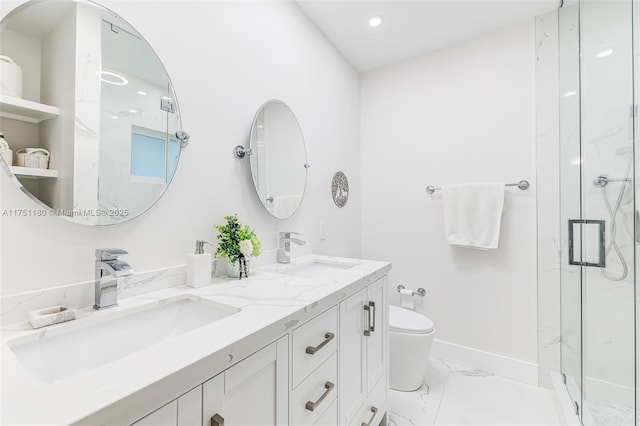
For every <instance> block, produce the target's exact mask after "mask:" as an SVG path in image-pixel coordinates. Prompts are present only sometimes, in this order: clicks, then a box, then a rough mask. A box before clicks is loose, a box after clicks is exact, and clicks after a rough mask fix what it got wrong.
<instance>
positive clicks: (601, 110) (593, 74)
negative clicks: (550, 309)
mask: <svg viewBox="0 0 640 426" xmlns="http://www.w3.org/2000/svg"><path fill="white" fill-rule="evenodd" d="M639 10H640V0H565V1H564V2H563V5H562V7H561V8H560V10H559V13H558V24H559V53H560V56H559V68H560V75H559V81H560V206H561V213H560V220H561V222H560V229H561V233H562V234H561V240H562V246H561V255H562V259H561V285H560V298H561V333H562V346H561V366H562V375H563V380H564V382H565V384H566V388H567V391H568V393H569V395H570V397H571V399H572V401H573V403H574V408H575V411H576V413H577V414H578V415H579V416H580V419H581V421H582V423H583V424H584V425H616V426H627V425H640V417H639V416H638V414H637V410H636V407H638V406H639V405H640V404H639V402H638V396H637V392H636V388H637V386H636V382H637V380H638V378H637V366H638V365H639V363H638V355H637V354H638V353H640V350H639V349H638V347H637V344H638V342H637V338H636V332H637V330H638V326H637V325H638V318H637V316H638V312H637V309H638V308H637V307H638V301H637V297H638V295H637V291H636V285H635V283H636V271H637V268H636V262H637V261H638V260H640V259H637V256H636V247H637V241H638V239H639V238H638V236H639V233H638V231H639V230H640V221H639V215H638V208H639V206H638V205H636V204H637V203H636V199H637V197H636V196H635V195H636V188H635V182H636V167H635V164H637V163H636V158H635V156H636V152H637V150H636V149H635V140H636V138H637V130H636V129H637V124H638V123H637V102H636V99H639V94H640V92H638V91H639V90H640V79H639V74H640V68H639V67H638V64H639V63H638V58H639V55H640V50H639V47H640V19H639V18H640V14H639ZM637 228H639V229H637Z"/></svg>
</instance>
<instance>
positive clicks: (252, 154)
mask: <svg viewBox="0 0 640 426" xmlns="http://www.w3.org/2000/svg"><path fill="white" fill-rule="evenodd" d="M273 103H277V104H279V105H281V106H283V107H285V108H286V109H287V111H288V112H289V113H290V114H291V118H293V120H295V123H296V125H297V129H298V131H299V133H300V139H299V142H300V143H302V151H303V152H304V159H303V166H304V169H305V173H304V184H303V185H302V190H301V193H300V194H299V197H300V200H299V201H298V203H297V205H296V207H295V209H293V211H291V213H289V214H287V215H280V216H279V215H277V214H276V213H275V208H273V209H272V210H273V211H272V210H270V209H269V208H268V207H267V203H269V202H270V203H271V204H272V205H273V203H274V202H275V201H277V200H274V196H273V195H269V196H267V194H260V188H259V184H258V180H259V179H258V176H256V173H254V167H255V166H256V163H255V162H256V161H257V160H256V158H257V155H258V151H257V147H256V146H255V145H256V142H255V141H254V139H255V138H254V134H255V132H256V129H257V128H258V127H259V126H258V120H259V118H260V115H261V113H262V112H263V111H264V109H265V108H266V107H267V106H268V105H270V104H273ZM239 148H240V149H239ZM241 148H242V147H241V146H240V147H236V149H235V150H234V155H235V156H236V158H243V157H244V154H245V153H246V154H248V155H249V163H250V172H251V179H252V182H253V188H254V190H255V194H256V196H257V197H258V201H259V202H260V204H262V206H263V207H264V209H265V210H266V211H267V212H268V213H269V214H270V215H271V216H273V217H275V218H276V219H288V218H290V217H292V216H293V215H294V214H296V213H297V212H298V210H300V206H301V205H302V201H303V199H304V195H305V193H306V189H307V182H308V179H309V168H310V167H311V166H310V165H309V162H308V156H307V146H306V143H305V140H304V134H303V133H302V127H301V126H300V121H299V120H298V118H297V117H296V115H295V113H294V112H293V110H292V109H291V108H290V107H289V105H287V104H286V103H285V102H284V101H282V100H280V99H269V100H267V101H265V102H264V103H263V104H262V105H261V106H260V108H258V110H257V112H256V114H255V116H254V118H253V121H252V124H251V132H250V134H249V148H248V149H241ZM239 150H241V151H243V152H242V153H240V152H238V151H239ZM295 195H298V194H295ZM263 199H264V201H263Z"/></svg>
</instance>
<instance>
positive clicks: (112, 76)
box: [100, 70, 129, 86]
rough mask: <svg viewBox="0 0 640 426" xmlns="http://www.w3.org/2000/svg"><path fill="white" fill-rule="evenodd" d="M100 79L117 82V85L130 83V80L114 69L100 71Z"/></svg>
mask: <svg viewBox="0 0 640 426" xmlns="http://www.w3.org/2000/svg"><path fill="white" fill-rule="evenodd" d="M100 80H102V81H104V82H105V83H109V84H115V85H116V86H124V85H126V84H129V80H127V79H126V78H124V77H123V76H121V75H120V74H116V73H115V72H112V71H104V70H102V71H100Z"/></svg>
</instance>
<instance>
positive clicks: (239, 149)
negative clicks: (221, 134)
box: [233, 145, 251, 160]
mask: <svg viewBox="0 0 640 426" xmlns="http://www.w3.org/2000/svg"><path fill="white" fill-rule="evenodd" d="M245 154H246V155H251V148H245V147H244V146H242V145H237V146H236V147H235V148H233V156H234V157H236V158H237V159H239V160H240V159H242V158H244V156H245Z"/></svg>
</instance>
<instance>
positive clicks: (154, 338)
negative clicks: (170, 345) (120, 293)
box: [9, 298, 239, 383]
mask: <svg viewBox="0 0 640 426" xmlns="http://www.w3.org/2000/svg"><path fill="white" fill-rule="evenodd" d="M238 311H239V310H238V309H236V308H233V307H228V306H221V305H217V304H215V305H214V304H210V303H207V302H204V301H197V300H195V299H190V298H182V299H178V300H174V301H171V302H167V303H166V304H162V305H154V306H153V307H150V308H148V309H144V310H141V311H137V312H132V313H130V314H126V313H124V312H121V313H122V315H115V316H114V317H111V318H104V320H98V322H92V323H91V324H88V325H86V326H79V327H77V328H73V329H69V330H64V331H61V332H60V333H57V331H59V330H54V329H51V330H48V331H47V334H45V335H44V336H43V337H42V338H38V336H39V334H37V333H36V334H35V336H31V338H30V339H28V340H29V341H28V342H25V341H24V340H23V339H19V340H20V343H17V342H16V343H15V344H12V343H13V342H9V348H10V349H11V351H12V352H13V353H14V354H15V356H16V357H17V358H18V360H19V361H20V362H21V363H22V365H23V366H24V367H25V368H26V369H27V370H28V371H29V372H30V373H32V374H33V375H35V376H36V377H37V378H39V379H40V380H42V381H44V382H48V383H51V382H56V381H60V380H63V379H66V378H68V377H71V376H73V375H76V374H78V373H81V372H85V371H89V370H92V369H94V368H97V367H100V366H102V365H104V364H107V363H109V362H112V361H115V360H118V359H120V358H123V357H125V356H127V355H131V354H133V353H135V352H138V351H141V350H143V349H147V348H149V347H151V346H153V345H156V344H158V343H160V342H163V341H165V340H167V339H171V338H172V337H175V336H180V335H182V334H185V333H188V332H190V331H192V330H195V329H197V328H200V327H203V326H205V325H208V324H211V323H213V322H215V321H218V320H220V319H222V318H225V317H228V316H229V315H232V314H234V313H236V312H238ZM119 314H120V313H119ZM76 321H82V320H76ZM76 325H79V324H73V322H71V323H68V325H67V324H65V325H64V326H62V327H73V326H76ZM16 340H18V339H16Z"/></svg>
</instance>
